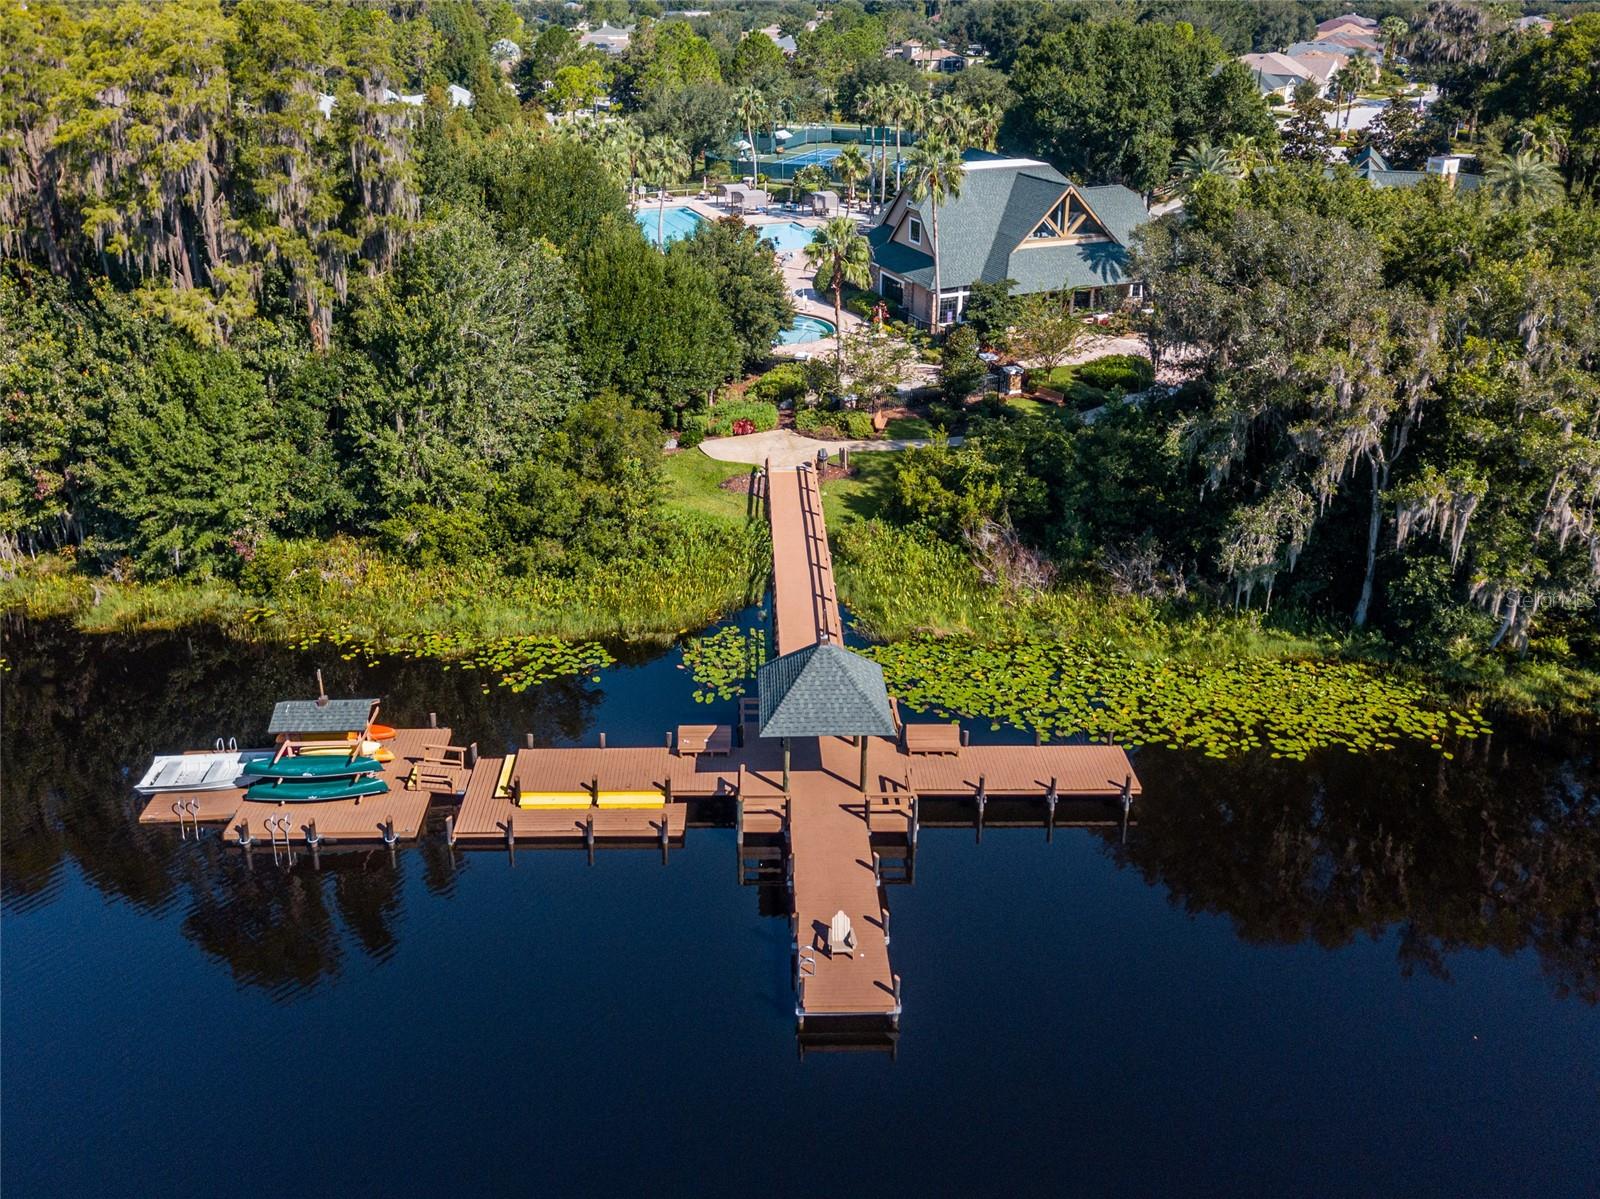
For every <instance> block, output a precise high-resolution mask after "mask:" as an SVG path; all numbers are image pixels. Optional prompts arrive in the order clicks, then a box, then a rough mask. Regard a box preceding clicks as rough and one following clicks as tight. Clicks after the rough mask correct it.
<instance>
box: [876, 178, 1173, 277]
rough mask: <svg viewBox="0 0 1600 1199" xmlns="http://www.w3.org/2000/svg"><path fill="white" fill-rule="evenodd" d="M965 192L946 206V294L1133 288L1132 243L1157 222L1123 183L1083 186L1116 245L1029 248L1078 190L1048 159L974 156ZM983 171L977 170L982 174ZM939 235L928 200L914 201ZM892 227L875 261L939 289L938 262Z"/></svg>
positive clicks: (942, 215) (881, 238) (942, 231)
mask: <svg viewBox="0 0 1600 1199" xmlns="http://www.w3.org/2000/svg"><path fill="white" fill-rule="evenodd" d="M965 157H966V159H967V161H968V170H967V173H966V175H965V177H964V178H963V180H962V184H961V194H960V195H959V196H957V197H956V198H955V199H953V200H950V201H948V202H946V203H944V204H941V205H940V206H939V251H940V256H941V261H940V264H939V265H940V271H939V275H940V279H939V282H940V285H941V286H942V287H943V288H944V289H945V290H946V291H949V290H952V289H954V288H960V287H970V286H971V285H972V284H973V283H976V282H979V281H983V282H988V283H992V282H994V281H996V280H999V279H1007V278H1009V279H1015V280H1016V281H1017V285H1018V286H1017V291H1018V292H1020V293H1024V294H1025V293H1028V292H1035V291H1056V290H1059V289H1062V288H1073V287H1104V286H1106V285H1109V284H1116V283H1125V282H1127V278H1126V274H1125V272H1126V268H1127V253H1126V246H1127V244H1128V242H1129V240H1130V239H1131V238H1132V236H1133V232H1134V230H1135V229H1137V228H1138V227H1139V226H1140V225H1141V224H1143V223H1144V222H1145V221H1147V220H1148V219H1149V215H1148V214H1147V213H1146V211H1145V207H1144V202H1143V201H1142V200H1141V199H1140V198H1139V196H1138V194H1137V193H1135V192H1132V191H1129V190H1128V189H1127V188H1125V187H1123V186H1121V185H1120V184H1110V185H1107V186H1104V187H1080V188H1078V189H1077V191H1078V194H1079V195H1080V196H1081V197H1082V198H1083V200H1084V202H1085V203H1086V204H1087V205H1088V206H1089V208H1090V209H1091V210H1092V211H1093V212H1094V214H1095V216H1097V217H1098V218H1099V219H1100V222H1101V223H1102V224H1103V225H1104V226H1105V228H1106V232H1108V233H1109V234H1110V235H1111V236H1112V237H1113V238H1115V239H1116V241H1115V242H1075V243H1070V244H1056V245H1038V244H1035V245H1026V246H1024V245H1023V242H1024V240H1025V239H1026V238H1027V236H1028V234H1029V233H1031V232H1032V231H1033V229H1034V227H1035V226H1036V225H1037V224H1038V223H1039V221H1040V220H1041V219H1042V218H1043V217H1044V215H1045V214H1046V213H1047V212H1048V211H1049V209H1050V206H1051V205H1052V204H1054V203H1055V201H1056V200H1057V199H1058V198H1059V197H1060V196H1061V194H1062V193H1063V192H1064V191H1066V189H1067V188H1068V187H1069V186H1070V184H1069V183H1068V180H1067V178H1066V177H1065V176H1064V175H1062V174H1061V173H1060V172H1059V171H1057V170H1056V169H1055V168H1054V167H1051V166H1049V165H1047V164H1045V163H1042V162H1034V161H1031V160H1028V159H1021V160H1016V161H1015V162H1014V163H1007V165H1004V166H985V165H983V164H984V163H985V162H992V161H995V156H994V155H978V154H973V153H969V154H967V155H966V156H965ZM974 168H976V169H974ZM910 211H912V212H914V213H916V215H917V217H918V218H919V219H920V220H921V221H922V223H923V228H924V229H926V230H928V233H927V234H925V235H924V236H927V237H931V236H932V225H933V222H932V220H931V219H930V216H929V204H928V202H927V201H926V200H923V201H921V202H917V201H913V202H912V203H911V204H910ZM893 232H894V230H893V229H892V228H890V227H889V226H887V225H880V226H878V227H877V228H876V229H874V230H872V233H871V235H870V237H869V240H870V241H871V243H872V247H873V261H874V262H876V263H877V264H878V266H879V268H880V269H882V270H886V271H888V272H890V273H891V274H894V275H897V276H899V277H900V278H902V279H906V280H908V281H910V282H913V283H917V284H920V285H921V286H923V287H926V288H929V289H931V288H932V287H933V257H932V255H931V254H924V253H919V252H918V251H916V250H914V249H912V248H911V247H909V246H906V245H902V244H901V243H899V242H895V241H892V240H890V235H891V234H892V233H893ZM1018 247H1021V248H1018Z"/></svg>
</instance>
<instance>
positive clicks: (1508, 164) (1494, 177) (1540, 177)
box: [1483, 150, 1561, 206]
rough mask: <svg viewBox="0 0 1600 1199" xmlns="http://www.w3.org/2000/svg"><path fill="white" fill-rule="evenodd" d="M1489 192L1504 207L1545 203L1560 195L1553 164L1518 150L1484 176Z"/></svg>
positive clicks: (1558, 173) (1557, 174)
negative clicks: (1505, 205) (1501, 202)
mask: <svg viewBox="0 0 1600 1199" xmlns="http://www.w3.org/2000/svg"><path fill="white" fill-rule="evenodd" d="M1483 182H1484V185H1485V186H1486V187H1487V188H1488V189H1489V191H1490V192H1491V193H1492V194H1493V195H1495V196H1496V197H1498V198H1499V199H1501V200H1504V201H1505V202H1506V203H1507V204H1511V205H1513V206H1520V205H1523V204H1548V203H1550V202H1551V201H1552V200H1555V199H1557V198H1559V197H1560V195H1561V172H1560V171H1558V170H1557V169H1556V166H1555V164H1554V163H1552V162H1547V161H1545V160H1544V159H1543V158H1540V157H1539V156H1538V155H1536V154H1532V153H1529V152H1527V151H1525V150H1518V151H1517V152H1516V153H1514V154H1509V155H1507V156H1505V157H1504V158H1502V159H1500V160H1499V161H1498V162H1496V163H1495V164H1494V165H1493V166H1491V167H1490V168H1489V171H1488V174H1486V175H1485V176H1484V177H1483Z"/></svg>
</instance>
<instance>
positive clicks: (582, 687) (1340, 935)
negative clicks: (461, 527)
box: [0, 621, 1600, 1004]
mask: <svg viewBox="0 0 1600 1199" xmlns="http://www.w3.org/2000/svg"><path fill="white" fill-rule="evenodd" d="M5 633H6V636H5V643H6V644H5V650H4V652H5V654H6V656H7V658H8V659H9V660H10V662H11V665H12V670H11V672H10V673H8V674H6V675H4V676H3V679H4V695H3V698H4V704H5V708H4V712H5V719H4V722H3V732H0V755H3V763H4V779H5V787H4V793H3V796H0V821H3V822H4V828H5V837H4V839H3V842H0V901H3V903H4V905H5V907H6V909H7V910H8V911H13V912H15V911H22V910H26V909H29V908H31V907H36V906H39V905H42V904H48V903H49V902H50V901H51V898H52V895H53V890H54V887H55V885H56V883H57V881H58V880H59V879H60V878H61V876H62V872H63V870H64V869H65V868H66V866H67V864H68V863H72V864H75V865H76V866H77V868H79V869H80V870H81V871H82V872H83V875H84V877H85V878H86V879H87V880H88V881H89V882H90V883H91V884H92V885H93V886H94V887H95V888H96V889H97V890H98V891H99V892H101V893H102V894H103V895H105V896H107V897H108V898H114V899H118V900H122V901H125V902H127V903H129V904H131V905H133V906H134V907H136V908H139V909H142V910H148V911H152V912H159V911H162V910H166V909H169V908H174V907H176V908H179V909H180V910H182V911H183V912H184V917H183V920H182V921H181V925H180V927H181V928H182V930H183V934H184V936H185V937H187V938H189V939H190V940H191V941H193V942H194V943H195V944H196V945H197V946H198V947H200V948H201V949H202V950H203V951H204V952H205V953H206V954H208V955H210V956H212V957H215V958H217V959H219V960H220V961H223V962H225V963H226V964H227V967H228V969H229V970H230V972H231V974H232V976H233V978H234V979H235V980H236V981H237V982H238V983H239V984H241V985H245V986H249V987H257V988H261V989H263V990H265V991H266V992H268V993H270V994H272V995H273V996H275V997H278V998H285V999H287V998H293V997H296V996H299V995H302V994H304V993H305V992H307V991H308V990H311V989H315V988H317V987H319V986H322V985H325V984H326V983H328V982H329V981H331V980H335V979H337V978H339V977H340V975H341V972H342V971H343V970H345V969H346V967H347V964H348V963H349V962H350V961H352V960H362V961H369V962H382V961H384V960H385V959H386V958H387V957H388V956H389V955H390V954H392V953H393V952H394V949H395V945H396V936H397V933H396V928H397V927H398V926H399V922H400V916H401V914H402V913H401V905H402V900H401V895H402V891H403V882H404V878H405V872H407V871H417V872H419V874H420V877H421V880H422V882H423V884H424V887H425V889H426V891H427V893H428V894H429V895H430V896H432V897H435V898H436V899H438V900H447V899H449V898H451V897H452V896H453V894H454V892H455V887H456V879H457V872H458V871H459V870H460V869H461V865H462V862H463V861H465V860H468V859H466V858H464V857H463V856H462V855H461V854H459V853H452V851H451V850H450V849H449V848H448V847H446V846H445V845H444V844H443V841H442V839H441V838H439V837H438V836H436V835H431V834H430V835H428V836H426V837H425V838H424V840H423V842H422V843H421V844H420V845H418V846H415V847H408V848H405V849H403V850H401V852H400V853H399V854H398V855H395V856H393V857H392V856H391V855H390V854H389V853H388V852H386V851H383V850H381V849H380V850H375V851H370V852H369V851H362V852H359V853H353V852H343V853H324V854H322V855H321V857H320V860H319V861H316V862H313V861H312V859H311V857H310V856H309V855H308V854H305V853H302V854H300V855H299V858H298V861H297V863H296V865H295V867H294V868H293V869H292V870H287V871H285V870H280V869H275V868H273V867H272V865H271V859H270V857H257V858H256V859H255V861H254V862H253V863H251V864H247V862H246V860H245V859H244V858H243V857H241V856H240V855H239V854H238V853H237V852H231V851H225V850H224V849H223V847H222V846H221V845H220V843H219V842H218V840H217V838H216V836H215V835H214V834H211V835H208V837H207V838H206V839H205V840H204V841H202V842H201V843H200V845H198V846H196V845H195V844H193V843H192V842H191V843H184V842H180V841H179V840H178V838H177V836H176V835H175V833H174V832H172V831H171V830H156V829H145V828H141V827H140V826H139V825H138V824H137V821H136V816H137V810H138V805H137V804H136V802H135V801H134V799H133V797H132V795H131V793H130V791H129V784H130V779H129V774H130V772H131V771H134V770H136V769H142V767H143V765H144V763H145V762H146V761H147V759H148V758H149V756H150V755H151V754H152V753H155V752H157V751H158V750H170V749H172V748H174V747H176V746H180V745H195V744H203V743H205V742H207V741H209V740H210V739H211V738H212V737H214V736H216V735H217V734H218V733H219V732H224V733H230V734H232V735H235V736H237V737H238V738H239V740H240V742H241V744H249V743H252V742H254V741H259V740H261V739H263V737H264V734H265V723H266V719H267V715H268V713H269V712H270V710H271V706H272V704H273V702H274V701H276V700H278V699H281V698H283V697H284V696H287V695H295V694H300V693H304V692H305V691H306V690H307V688H308V680H309V679H310V678H311V674H312V671H313V669H315V668H316V667H322V668H323V669H324V671H325V672H326V675H327V682H328V686H329V689H330V691H332V692H333V693H335V694H340V693H369V694H378V695H382V696H384V697H385V712H386V714H387V715H388V717H389V718H390V719H391V720H392V721H393V723H397V724H410V723H421V722H423V721H424V720H425V719H426V716H427V714H428V712H429V711H437V712H438V713H439V716H440V719H441V721H442V722H446V723H449V724H451V725H452V726H453V727H454V729H455V736H456V740H457V741H458V742H465V741H468V740H476V741H479V742H480V743H481V744H483V745H484V746H485V747H486V748H488V747H504V746H508V745H511V744H514V743H516V742H517V741H520V739H521V737H522V735H523V734H524V733H526V732H529V731H532V732H533V733H534V734H535V736H536V737H537V738H539V739H540V740H541V741H545V742H550V743H562V742H572V741H576V740H579V739H582V738H584V737H586V736H589V735H591V731H592V726H593V725H594V722H595V719H596V713H597V711H598V709H599V705H600V704H601V702H602V700H603V698H604V691H603V690H602V688H604V689H605V690H609V691H610V693H611V696H612V700H611V702H612V704H613V705H625V706H626V707H627V708H628V709H630V710H631V712H632V715H631V716H629V714H628V713H627V712H620V713H619V712H618V711H612V712H611V714H610V715H609V716H608V719H624V720H626V721H631V722H632V723H633V724H635V725H637V726H639V727H644V726H649V727H652V728H654V727H663V728H664V727H667V726H669V725H670V724H672V723H675V722H676V720H677V719H678V718H679V716H680V714H683V715H687V714H689V713H690V712H692V711H694V705H692V704H690V703H689V702H688V691H689V687H688V685H687V681H686V680H685V678H684V676H682V675H681V674H680V673H678V672H675V671H673V670H671V669H670V668H667V669H656V668H652V667H651V666H649V665H645V666H640V667H637V668H634V669H630V670H627V671H618V672H614V673H612V674H610V675H608V676H607V678H606V682H605V683H604V684H602V685H600V686H594V685H590V684H587V683H577V682H566V683H560V684H550V685H546V686H544V687H541V688H539V689H538V690H536V691H533V692H529V693H524V694H522V695H513V694H511V693H509V692H507V691H505V690H502V689H499V688H492V689H491V690H490V691H489V693H488V694H485V693H484V691H483V682H484V679H483V678H482V677H481V676H478V675H476V674H469V673H463V672H460V671H449V670H444V669H441V668H440V667H439V666H438V665H437V664H435V663H427V662H406V661H394V662H385V663H383V664H381V665H380V666H378V667H376V668H368V667H367V666H366V665H365V664H364V663H358V662H348V663H347V662H343V661H340V660H339V659H338V657H337V655H336V654H331V653H328V652H327V651H323V652H322V653H320V654H319V653H316V652H312V653H305V654H302V653H298V652H295V651H292V650H287V649H282V648H276V647H263V646H253V645H244V644H238V643H233V642H230V641H227V640H226V639H224V638H222V637H221V636H220V635H218V634H215V633H174V634H165V635H153V636H139V637H116V636H113V637H101V638H86V637H82V636H79V635H77V634H75V633H73V632H72V631H71V630H69V629H66V628H64V627H62V626H59V625H55V624H24V623H19V622H15V621H13V622H11V623H10V624H9V625H8V626H7V627H6V629H5ZM325 659H332V660H325ZM660 665H661V664H660V663H658V664H657V666H658V667H659V666H660ZM700 712H701V713H703V709H700ZM1138 766H1139V771H1140V775H1141V778H1142V780H1143V782H1144V788H1145V794H1144V798H1143V799H1142V800H1141V801H1140V803H1139V805H1138V808H1137V810H1136V812H1135V821H1136V823H1135V824H1134V827H1133V829H1132V831H1131V832H1130V834H1129V835H1128V837H1127V840H1126V843H1123V842H1122V840H1121V836H1120V833H1119V831H1118V830H1117V829H1116V828H1115V827H1114V826H1113V827H1112V828H1110V829H1106V830H1097V831H1094V832H1091V833H1089V834H1088V835H1092V836H1096V837H1100V838H1101V839H1102V841H1103V851H1104V852H1105V853H1106V854H1107V855H1109V856H1110V857H1111V858H1112V859H1113V860H1114V861H1116V862H1117V863H1118V864H1120V865H1122V866H1125V867H1128V868H1131V869H1134V870H1137V871H1138V872H1139V873H1140V874H1141V875H1142V876H1143V877H1144V879H1145V880H1146V881H1148V882H1149V883H1151V884H1152V885H1159V886H1160V887H1162V888H1163V889H1164V890H1165V891H1166V892H1167V893H1168V895H1169V896H1170V897H1171V901H1172V902H1173V903H1175V904H1178V905H1181V906H1182V907H1183V908H1184V909H1185V910H1187V911H1189V912H1206V913H1218V914H1221V915H1224V916H1226V917H1228V918H1229V919H1230V920H1232V922H1233V924H1234V927H1235V929H1236V930H1237V933H1238V936H1239V937H1241V938H1242V939H1244V940H1246V941H1249V942H1259V943H1272V944H1296V943H1305V942H1309V943H1314V944H1317V945H1320V946H1323V947H1325V948H1337V947H1339V946H1343V945H1346V944H1348V943H1350V942H1351V941H1352V940H1353V939H1355V938H1356V937H1358V936H1363V935H1365V936H1373V937H1376V936H1378V935H1380V934H1383V933H1385V932H1386V931H1388V930H1390V929H1396V928H1397V929H1399V930H1400V934H1401V935H1400V938H1399V963H1398V964H1399V968H1400V970H1401V971H1402V972H1403V973H1405V974H1410V973H1412V972H1414V971H1417V970H1421V971H1425V972H1427V973H1429V974H1432V975H1437V976H1442V977H1443V976H1447V975H1448V966H1447V959H1448V957H1449V955H1450V954H1452V953H1455V952H1457V951H1459V950H1465V949H1496V950H1499V951H1501V952H1503V953H1514V952H1517V951H1519V950H1522V949H1524V948H1528V947H1532V948H1533V949H1534V950H1535V951H1536V952H1537V955H1538V958H1539V960H1540V962H1541V964H1542V968H1543V970H1544V972H1545V974H1546V975H1547V977H1548V978H1549V980H1550V982H1551V985H1552V988H1553V990H1554V992H1555V993H1556V994H1557V995H1560V996H1563V997H1572V998H1576V999H1578V1000H1579V1001H1581V1002H1583V1003H1587V1004H1595V1003H1597V1002H1600V881H1597V880H1600V765H1597V762H1596V757H1595V751H1594V743H1593V741H1592V739H1588V738H1585V737H1583V736H1581V735H1580V734H1579V733H1577V732H1574V731H1570V730H1569V731H1567V732H1565V733H1545V734H1541V735H1534V734H1531V733H1517V734H1511V733H1508V732H1506V731H1505V730H1504V729H1502V730H1501V731H1500V732H1498V733H1497V734H1496V735H1495V737H1493V738H1491V739H1489V740H1487V741H1484V742H1479V743H1475V744H1474V743H1468V744H1466V745H1464V746H1463V747H1462V748H1461V749H1460V750H1459V751H1458V756H1457V758H1456V760H1454V761H1448V762H1447V761H1445V760H1443V758H1442V756H1441V755H1438V754H1435V753H1430V752H1429V751H1428V750H1425V749H1411V750H1403V751H1396V752H1393V753H1389V754H1382V755H1377V756H1373V757H1364V756H1357V755H1349V754H1342V753H1339V754H1328V755H1324V756H1323V757H1321V758H1319V759H1315V760H1313V761H1311V762H1307V763H1291V762H1286V761H1273V760H1272V759H1270V758H1268V757H1267V756H1265V755H1258V756H1256V757H1253V758H1250V759H1241V760H1234V761H1227V762H1217V761H1215V760H1211V759H1205V758H1201V757H1199V756H1192V755H1186V754H1181V753H1171V752H1166V751H1146V752H1144V753H1143V754H1142V755H1141V756H1140V758H1139V762H1138ZM996 815H999V813H996ZM1042 835H1043V833H1042V832H1041V836H1042ZM1075 835H1079V834H1075ZM730 873H732V872H731V871H730ZM730 885H732V884H731V880H730ZM780 906H784V905H780ZM778 914H780V915H782V912H779V913H778Z"/></svg>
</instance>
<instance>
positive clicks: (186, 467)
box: [94, 344, 290, 574]
mask: <svg viewBox="0 0 1600 1199" xmlns="http://www.w3.org/2000/svg"><path fill="white" fill-rule="evenodd" d="M270 414H271V410H270V408H269V406H268V403H267V397H266V393H265V390H264V389H263V387H262V386H261V381H260V379H259V378H257V377H255V376H253V375H252V374H251V373H250V372H248V371H246V370H244V369H243V368H242V367H241V365H240V363H239V360H238V358H237V356H236V355H235V354H233V353H232V352H231V351H228V350H212V349H188V348H184V347H182V346H179V345H176V344H169V345H167V346H165V347H163V348H162V349H161V350H160V351H159V352H158V353H157V355H156V357H155V360H154V361H153V362H152V363H151V364H150V365H149V367H148V368H147V371H146V372H145V379H144V386H142V387H138V388H134V389H131V390H130V391H129V392H128V393H127V394H126V395H125V397H124V398H123V399H122V400H121V401H120V402H119V403H117V405H116V406H115V407H114V408H113V409H112V411H111V413H110V414H109V420H108V423H107V426H106V441H105V448H104V453H103V454H102V455H99V456H98V457H99V461H98V466H97V468H96V470H95V472H94V481H95V493H96V496H97V500H98V502H99V503H100V504H102V505H103V506H104V507H105V508H106V509H107V510H108V512H109V513H110V514H112V516H113V520H112V522H110V524H111V527H114V528H116V527H120V528H121V529H122V530H124V531H125V532H124V537H123V538H122V543H123V544H124V545H125V546H126V548H127V550H128V552H129V553H131V554H132V555H133V557H134V558H135V560H136V561H137V562H138V563H139V565H140V566H141V568H142V569H144V570H146V571H148V572H150V573H155V574H161V573H171V574H178V573H182V572H184V571H191V570H217V569H221V568H224V567H226V566H227V565H228V563H229V562H230V561H232V562H237V560H238V557H239V554H240V553H243V552H248V547H249V546H250V545H252V544H253V543H254V542H255V541H256V540H257V539H258V538H259V537H260V536H261V535H263V534H264V533H265V532H266V531H267V530H268V529H269V528H270V526H271V524H272V522H273V521H274V519H275V518H276V516H277V515H278V513H279V512H280V510H281V508H282V504H283V494H284V491H285V489H286V488H287V486H288V484H289V479H290V461H289V453H288V450H289V446H288V442H287V440H286V438H285V437H284V436H283V433H282V432H281V431H280V429H279V428H278V426H277V425H276V423H275V422H274V421H272V420H271V419H270Z"/></svg>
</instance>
